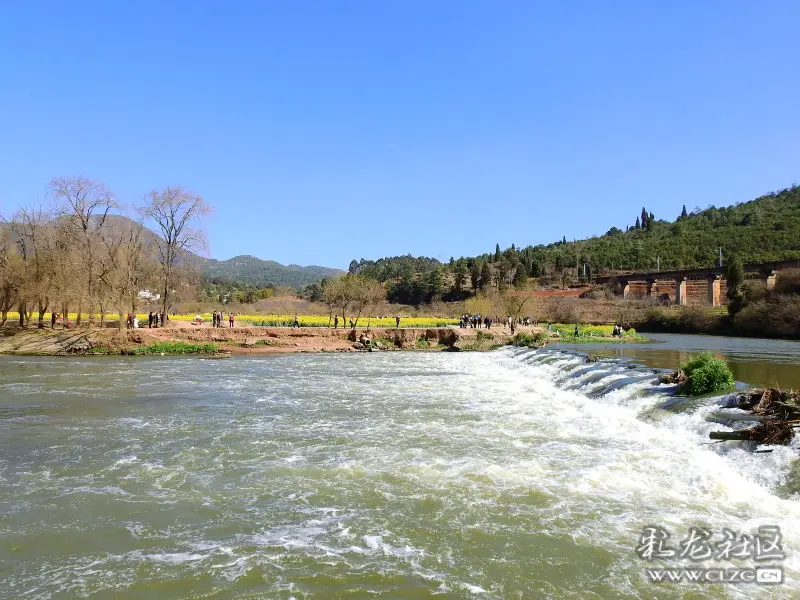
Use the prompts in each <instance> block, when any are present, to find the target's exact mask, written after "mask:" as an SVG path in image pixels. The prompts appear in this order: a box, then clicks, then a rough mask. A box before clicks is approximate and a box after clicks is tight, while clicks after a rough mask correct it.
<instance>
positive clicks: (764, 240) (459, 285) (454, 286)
mask: <svg viewBox="0 0 800 600" xmlns="http://www.w3.org/2000/svg"><path fill="white" fill-rule="evenodd" d="M675 214H676V215H677V218H676V219H675V220H674V221H670V220H666V219H658V218H656V216H655V215H653V214H652V213H650V212H648V211H647V210H646V209H645V208H643V209H642V212H641V214H640V215H635V216H634V215H632V216H633V217H634V219H635V222H634V219H632V223H631V225H627V226H626V225H622V226H621V227H611V228H610V229H609V230H608V231H607V232H606V233H605V234H603V235H601V236H596V237H592V238H588V239H585V240H577V241H572V242H568V241H567V240H566V237H565V238H564V239H562V240H561V241H558V242H554V243H551V244H539V245H535V246H527V247H525V248H515V247H514V246H512V247H511V248H508V249H506V250H503V251H501V250H500V247H499V246H497V247H496V249H495V251H494V252H491V253H487V254H483V255H481V256H476V257H469V258H464V257H462V258H459V259H450V262H449V264H446V265H442V264H441V263H439V262H438V261H436V260H435V259H430V258H425V257H418V258H413V257H411V256H396V257H389V258H381V259H379V260H363V259H362V260H360V261H355V260H354V261H353V262H352V263H351V264H350V272H351V273H360V274H362V275H365V276H367V277H372V278H374V279H377V280H379V281H388V282H389V296H390V298H395V299H397V300H398V301H402V302H408V303H412V304H418V303H419V302H424V301H427V300H429V299H433V298H439V297H441V298H444V299H448V298H449V299H458V298H461V297H464V296H465V295H467V294H469V293H472V291H474V290H475V289H476V288H481V289H485V288H487V287H492V286H495V287H499V288H501V289H503V288H505V287H507V286H511V285H520V284H524V283H525V282H526V281H527V278H528V277H541V278H542V280H541V282H543V283H545V284H548V283H549V284H553V285H565V284H568V283H574V282H576V281H577V280H578V279H583V278H584V265H585V273H586V276H587V277H586V278H590V277H591V275H592V274H600V273H604V272H606V273H607V272H609V271H650V270H655V269H656V268H659V269H660V270H662V271H663V270H670V269H682V268H695V267H710V266H713V265H715V264H716V263H717V260H718V257H719V251H720V248H722V252H723V255H725V256H729V255H730V254H732V253H734V252H735V253H738V254H739V256H740V257H741V259H742V261H743V262H745V263H760V262H770V261H779V260H789V259H798V258H800V187H798V186H794V187H791V188H789V189H785V190H782V191H780V192H775V193H772V194H767V195H765V196H762V197H760V198H757V199H755V200H752V201H750V202H744V203H741V204H736V205H733V206H728V207H723V208H716V207H713V206H712V207H709V208H707V209H705V210H699V211H696V212H695V213H688V212H686V209H685V207H684V209H683V211H681V209H680V207H679V206H676V211H675ZM576 267H577V268H576Z"/></svg>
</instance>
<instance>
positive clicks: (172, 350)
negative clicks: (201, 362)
mask: <svg viewBox="0 0 800 600" xmlns="http://www.w3.org/2000/svg"><path fill="white" fill-rule="evenodd" d="M217 352H219V346H217V345H216V344H188V343H186V342H156V343H155V344H150V345H149V346H145V347H143V348H136V350H135V354H216V353H217Z"/></svg>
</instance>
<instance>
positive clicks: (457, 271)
mask: <svg viewBox="0 0 800 600" xmlns="http://www.w3.org/2000/svg"><path fill="white" fill-rule="evenodd" d="M466 280H467V266H466V265H465V264H464V261H462V260H459V261H458V262H456V264H455V265H454V266H453V291H454V292H455V293H457V294H459V293H461V290H463V289H464V283H465V282H466Z"/></svg>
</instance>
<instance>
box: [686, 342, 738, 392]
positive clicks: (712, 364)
mask: <svg viewBox="0 0 800 600" xmlns="http://www.w3.org/2000/svg"><path fill="white" fill-rule="evenodd" d="M679 368H680V370H682V371H683V372H684V373H685V374H686V381H685V382H684V383H683V385H682V386H681V391H682V392H683V393H686V394H688V395H690V396H700V395H702V394H710V393H712V392H722V391H724V390H729V389H731V388H732V387H733V386H734V385H735V381H734V379H733V373H732V372H731V370H730V369H729V368H728V364H727V363H726V362H725V361H724V360H722V359H721V358H716V357H715V356H713V355H712V354H711V353H710V352H703V353H702V354H698V355H696V356H693V357H692V358H690V359H689V360H688V361H687V362H685V363H683V364H682V365H681V366H680V367H679Z"/></svg>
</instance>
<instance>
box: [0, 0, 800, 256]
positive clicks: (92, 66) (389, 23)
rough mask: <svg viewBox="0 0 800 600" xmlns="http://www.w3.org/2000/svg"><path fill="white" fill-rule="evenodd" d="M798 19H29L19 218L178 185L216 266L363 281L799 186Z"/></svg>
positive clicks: (13, 70)
mask: <svg viewBox="0 0 800 600" xmlns="http://www.w3.org/2000/svg"><path fill="white" fill-rule="evenodd" d="M798 22H800V2H796V1H786V2H778V1H770V0H765V1H762V2H751V1H736V0H727V1H713V0H712V1H706V0H703V1H701V2H696V1H695V2H642V1H641V0H638V1H631V2H627V1H624V2H623V1H619V2H608V3H606V2H567V1H565V2H538V1H533V0H529V1H525V2H473V1H459V2H366V1H365V2H349V1H344V0H342V1H328V2H302V1H299V2H281V3H279V2H274V1H259V2H256V1H254V2H205V1H196V2H131V3H123V2H100V1H97V2H81V1H78V0H76V1H73V2H59V3H55V2H37V3H29V2H15V3H6V4H5V5H4V6H3V15H2V19H1V20H0V77H2V80H1V81H2V88H0V89H1V90H2V93H0V181H2V186H0V213H2V214H8V213H10V212H13V210H14V209H15V208H16V207H18V206H20V205H21V204H27V203H30V202H31V201H35V200H37V199H41V198H43V197H44V196H45V193H46V190H47V183H48V181H49V180H50V179H51V178H52V177H55V176H60V175H72V174H82V175H86V176H88V177H91V178H93V179H97V180H101V181H103V182H105V183H106V184H107V185H108V186H109V187H110V188H111V189H112V190H113V191H114V192H115V193H116V194H117V196H118V198H119V199H120V200H121V201H123V202H127V203H134V202H137V201H140V199H141V198H142V196H143V195H144V194H145V193H146V192H148V191H150V190H151V189H155V188H161V187H163V186H166V185H181V186H184V187H186V188H188V189H190V190H192V191H194V192H196V193H198V194H200V195H202V196H203V197H205V198H206V199H207V200H208V201H209V202H210V203H211V204H213V205H214V206H215V208H216V210H215V213H214V214H213V215H212V216H211V217H210V218H209V219H208V221H207V227H208V231H209V238H210V254H211V256H213V257H215V258H221V259H225V258H230V257H232V256H234V255H237V254H253V255H256V256H259V257H261V258H267V259H273V260H277V261H279V262H282V263H299V264H320V265H325V266H335V267H344V268H346V266H347V264H348V263H349V261H350V260H351V259H352V258H360V257H364V258H378V257H381V256H389V255H396V254H406V253H412V254H414V255H427V256H435V257H437V258H439V259H441V260H447V259H449V257H450V256H451V255H455V256H459V255H464V256H470V255H474V254H478V253H482V252H487V251H490V250H492V249H493V248H494V245H495V243H497V242H499V243H500V246H501V247H503V248H505V247H507V246H510V245H511V244H512V243H515V244H517V245H518V246H524V245H528V244H537V243H548V242H551V241H554V240H557V239H561V237H562V236H563V235H566V236H567V238H569V239H572V238H581V237H585V236H588V235H593V234H602V233H603V232H605V231H606V230H607V229H609V228H610V227H611V226H612V225H613V226H618V227H623V228H624V226H625V224H626V223H632V222H633V221H634V219H635V217H636V215H637V214H639V212H640V211H641V207H642V205H645V206H646V207H647V209H648V210H649V211H651V212H653V213H655V215H656V217H659V218H661V217H664V218H670V219H672V218H674V217H675V216H677V215H678V214H679V212H680V209H681V205H682V204H686V205H687V207H688V208H689V210H692V209H693V208H694V207H706V206H708V205H710V204H714V205H717V206H720V205H725V204H731V203H735V202H741V201H745V200H749V199H752V198H753V197H756V196H758V195H760V194H762V193H765V192H769V191H771V190H775V189H780V188H784V187H787V186H789V185H791V184H793V183H795V182H797V181H798V179H800V176H799V174H798V173H799V169H800V141H799V140H800V136H799V135H798V134H800V108H798V107H800V104H799V103H798V98H799V97H800V76H798V73H799V72H800V38H798V36H797V28H796V26H797V23H798Z"/></svg>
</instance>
